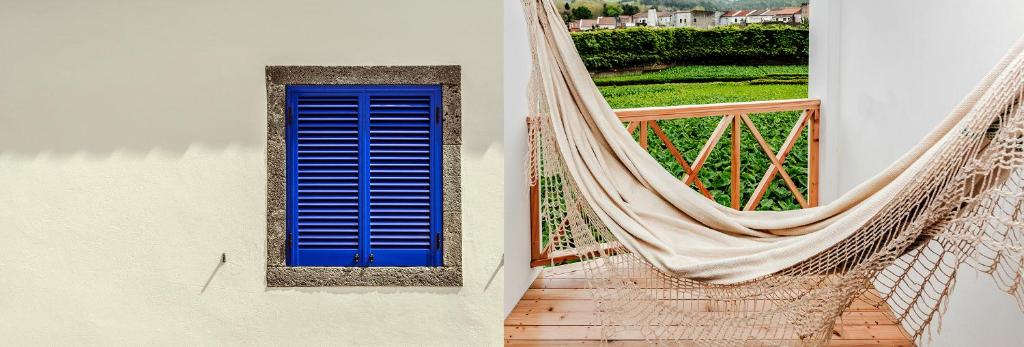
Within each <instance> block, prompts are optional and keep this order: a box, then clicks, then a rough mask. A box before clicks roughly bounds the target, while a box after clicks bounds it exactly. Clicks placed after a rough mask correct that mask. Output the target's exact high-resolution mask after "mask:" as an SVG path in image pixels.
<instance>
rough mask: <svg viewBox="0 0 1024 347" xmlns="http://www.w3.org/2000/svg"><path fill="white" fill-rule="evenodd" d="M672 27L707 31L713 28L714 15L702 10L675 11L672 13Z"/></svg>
mask: <svg viewBox="0 0 1024 347" xmlns="http://www.w3.org/2000/svg"><path fill="white" fill-rule="evenodd" d="M671 20H672V25H671V26H674V27H686V28H701V29H707V28H711V27H714V26H715V13H714V12H712V11H704V10H686V11H675V12H673V13H672V19H671Z"/></svg>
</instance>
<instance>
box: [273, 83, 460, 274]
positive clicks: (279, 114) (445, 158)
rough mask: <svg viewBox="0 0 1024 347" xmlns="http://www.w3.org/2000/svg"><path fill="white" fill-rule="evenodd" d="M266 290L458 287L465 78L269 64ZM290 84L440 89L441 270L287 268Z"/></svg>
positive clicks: (437, 268) (418, 268) (409, 268)
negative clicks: (267, 288) (287, 95)
mask: <svg viewBox="0 0 1024 347" xmlns="http://www.w3.org/2000/svg"><path fill="white" fill-rule="evenodd" d="M266 84H267V273H266V281H267V286H268V287H334V286H402V287H414V286H423V287H461V286H462V203H461V201H462V184H461V171H462V169H461V167H462V161H461V152H462V93H461V88H462V86H461V85H462V72H461V67H460V66H457V65H436V66H267V67H266ZM288 85H440V86H441V99H442V100H441V103H442V125H441V131H442V134H441V137H442V146H441V147H442V150H441V156H442V160H441V162H442V164H441V166H442V173H441V182H442V185H443V187H442V209H441V210H442V220H443V222H442V231H441V232H442V239H443V245H442V252H443V254H442V259H443V261H442V262H443V266H438V267H309V266H302V267H298V266H288V265H287V262H286V252H287V248H288V247H287V246H288V245H287V244H286V240H287V227H286V225H287V218H288V214H287V191H288V189H287V179H286V177H287V176H286V173H287V164H286V163H287V160H286V159H287V142H286V140H285V133H286V132H285V129H286V120H285V112H286V111H285V109H286V100H285V88H286V87H287V86H288Z"/></svg>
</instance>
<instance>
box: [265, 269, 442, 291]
mask: <svg viewBox="0 0 1024 347" xmlns="http://www.w3.org/2000/svg"><path fill="white" fill-rule="evenodd" d="M267 286H268V287H338V286H370V287H461V286H462V269H461V268H459V267H268V268H267Z"/></svg>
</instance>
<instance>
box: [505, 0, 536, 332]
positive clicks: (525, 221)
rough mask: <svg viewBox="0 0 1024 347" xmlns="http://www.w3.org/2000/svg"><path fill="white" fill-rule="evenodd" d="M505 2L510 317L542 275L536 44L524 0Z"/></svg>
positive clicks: (507, 295)
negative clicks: (536, 219) (533, 136)
mask: <svg viewBox="0 0 1024 347" xmlns="http://www.w3.org/2000/svg"><path fill="white" fill-rule="evenodd" d="M503 2H504V3H505V172H506V173H507V174H506V175H505V315H506V316H508V314H509V313H510V312H512V309H513V308H515V305H516V303H517V302H519V298H521V297H522V296H523V293H525V292H526V289H528V288H529V287H530V283H531V282H533V279H534V278H536V277H537V274H538V273H539V272H540V270H539V268H537V269H534V268H530V254H531V253H530V223H529V222H530V219H529V218H530V205H529V194H528V191H529V187H527V185H526V179H525V178H524V177H523V173H525V172H526V170H525V167H524V164H525V163H526V151H527V148H526V116H527V107H526V86H527V83H528V81H529V78H530V46H529V45H530V44H529V41H528V39H527V32H526V19H525V16H524V14H523V7H522V5H521V4H520V1H518V0H504V1H503Z"/></svg>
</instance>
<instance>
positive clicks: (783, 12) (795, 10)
mask: <svg viewBox="0 0 1024 347" xmlns="http://www.w3.org/2000/svg"><path fill="white" fill-rule="evenodd" d="M799 13H800V8H799V7H787V8H783V9H778V10H774V11H771V13H770V14H771V15H773V16H791V15H795V14H799Z"/></svg>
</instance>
